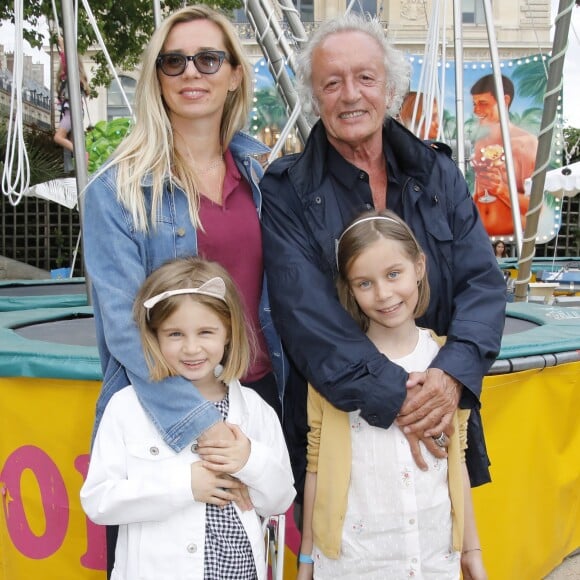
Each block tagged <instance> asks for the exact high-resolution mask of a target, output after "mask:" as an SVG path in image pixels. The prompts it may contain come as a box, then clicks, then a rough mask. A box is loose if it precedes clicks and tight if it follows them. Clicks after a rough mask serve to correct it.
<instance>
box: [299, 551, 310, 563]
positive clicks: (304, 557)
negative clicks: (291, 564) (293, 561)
mask: <svg viewBox="0 0 580 580" xmlns="http://www.w3.org/2000/svg"><path fill="white" fill-rule="evenodd" d="M298 563H299V564H314V560H313V559H312V556H309V555H308V554H303V553H302V552H300V555H299V556H298Z"/></svg>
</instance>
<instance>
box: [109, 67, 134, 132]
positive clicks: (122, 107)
mask: <svg viewBox="0 0 580 580" xmlns="http://www.w3.org/2000/svg"><path fill="white" fill-rule="evenodd" d="M119 80H120V81H121V86H122V87H123V90H124V91H125V95H126V96H127V100H128V101H129V103H130V104H131V106H133V103H134V102H135V87H136V86H137V81H136V80H135V79H133V78H131V77H126V76H119ZM130 116H131V113H130V111H129V108H128V107H127V105H126V104H125V99H123V94H122V93H121V89H120V87H119V83H117V80H116V79H113V82H112V83H111V84H110V85H109V89H108V90H107V120H108V121H112V120H113V119H118V118H119V117H130Z"/></svg>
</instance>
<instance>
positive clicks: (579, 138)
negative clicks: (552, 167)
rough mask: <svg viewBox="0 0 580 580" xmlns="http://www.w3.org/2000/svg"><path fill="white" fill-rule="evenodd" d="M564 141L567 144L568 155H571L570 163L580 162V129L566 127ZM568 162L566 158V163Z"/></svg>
mask: <svg viewBox="0 0 580 580" xmlns="http://www.w3.org/2000/svg"><path fill="white" fill-rule="evenodd" d="M564 140H565V142H566V153H567V154H568V155H570V163H575V162H577V161H580V129H578V128H574V127H565V128H564ZM566 161H567V160H566V158H564V163H566Z"/></svg>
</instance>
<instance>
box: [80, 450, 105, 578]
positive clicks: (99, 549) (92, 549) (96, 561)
mask: <svg viewBox="0 0 580 580" xmlns="http://www.w3.org/2000/svg"><path fill="white" fill-rule="evenodd" d="M89 459H90V455H88V454H86V455H79V456H78V457H77V458H76V459H75V469H76V470H77V471H78V472H79V473H80V474H81V475H82V476H83V481H84V480H85V479H86V478H87V472H88V470H89ZM85 520H86V523H87V551H86V552H85V553H84V554H83V555H82V556H81V564H82V565H83V566H84V567H85V568H89V569H90V570H106V569H107V542H106V538H105V526H98V525H97V524H95V523H93V522H92V521H91V520H89V518H87V517H86V516H85Z"/></svg>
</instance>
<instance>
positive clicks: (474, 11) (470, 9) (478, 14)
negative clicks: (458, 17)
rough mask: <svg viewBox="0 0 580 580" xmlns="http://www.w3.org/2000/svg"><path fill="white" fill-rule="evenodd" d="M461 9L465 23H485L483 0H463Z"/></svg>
mask: <svg viewBox="0 0 580 580" xmlns="http://www.w3.org/2000/svg"><path fill="white" fill-rule="evenodd" d="M461 11H462V16H463V17H462V21H463V24H485V12H484V10H483V0H463V5H462V8H461Z"/></svg>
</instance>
